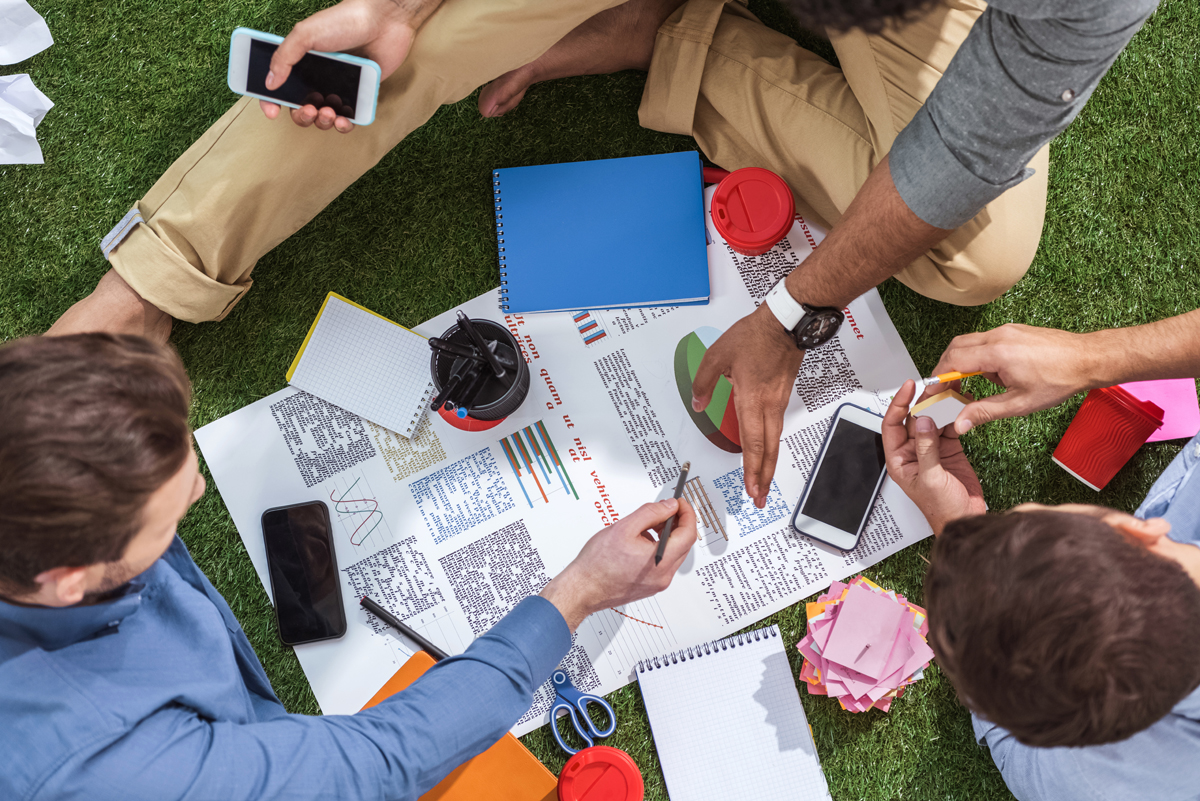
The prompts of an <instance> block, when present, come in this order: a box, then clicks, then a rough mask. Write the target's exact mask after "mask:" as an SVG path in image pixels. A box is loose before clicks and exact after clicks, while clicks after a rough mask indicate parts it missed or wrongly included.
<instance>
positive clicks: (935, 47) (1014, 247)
mask: <svg viewBox="0 0 1200 801" xmlns="http://www.w3.org/2000/svg"><path fill="white" fill-rule="evenodd" d="M621 1H622V0H553V1H552V2H547V1H546V0H445V2H444V3H443V5H442V6H441V7H440V8H439V9H438V10H437V12H435V13H434V14H433V15H432V16H431V17H430V18H429V19H428V20H427V21H426V22H425V24H424V26H422V28H421V30H420V32H419V34H418V36H417V38H416V42H415V43H414V46H413V49H412V51H411V53H410V55H409V57H408V59H407V60H406V61H405V63H404V64H403V65H402V66H401V67H400V68H399V69H398V70H397V71H396V72H395V73H394V74H393V75H392V76H391V77H389V78H388V79H387V80H386V81H384V82H383V84H382V86H381V87H380V97H379V106H378V109H377V112H376V119H375V122H374V123H373V124H372V125H370V126H366V127H360V128H357V129H355V130H354V131H353V132H351V133H350V134H345V135H343V134H338V133H336V132H333V131H319V130H317V129H315V128H299V127H297V126H295V125H293V124H292V122H291V121H290V119H287V117H286V115H280V118H279V119H276V120H268V119H266V118H265V117H264V116H263V115H262V112H261V111H259V109H258V107H257V103H256V102H255V101H253V100H251V99H249V98H242V99H241V100H239V101H238V102H237V103H235V104H234V106H233V107H232V108H231V109H230V110H229V111H228V112H226V114H225V115H223V116H222V117H221V118H220V119H219V120H217V122H216V123H215V124H214V125H213V126H212V127H211V128H209V130H208V131H207V132H205V134H204V135H203V136H201V137H200V139H199V140H197V142H196V143H195V144H193V145H192V146H191V147H190V148H188V150H187V151H186V152H185V153H184V154H183V155H182V156H180V158H179V159H178V160H176V162H175V163H174V164H173V165H171V167H170V168H169V169H168V170H167V172H166V173H164V174H163V176H162V177H161V178H160V179H159V180H158V181H157V182H156V183H155V184H154V186H153V187H151V189H150V191H149V192H148V193H147V194H146V196H145V197H144V198H142V199H141V200H140V201H138V203H137V204H136V209H137V211H138V212H140V214H141V217H142V220H143V223H142V224H139V225H136V226H135V227H134V229H133V230H132V231H131V232H130V233H129V234H128V236H127V237H126V238H125V239H124V241H122V242H121V244H120V245H119V246H118V247H117V248H116V249H115V250H113V251H112V253H111V255H110V257H109V258H110V261H111V263H112V266H113V268H114V269H115V270H116V271H117V273H118V274H120V276H121V277H122V278H124V279H125V281H126V282H127V283H128V284H129V285H130V286H131V287H132V288H133V289H134V290H135V291H136V292H137V293H138V294H139V295H141V296H142V297H143V298H145V299H146V300H148V301H150V302H151V303H153V304H154V305H155V306H157V307H158V308H160V309H162V310H163V311H164V312H166V313H168V314H170V315H171V316H172V317H175V318H177V319H180V320H185V321H188V322H202V321H205V320H220V319H222V318H223V317H225V315H227V314H228V313H229V311H230V309H232V308H233V306H234V304H236V303H237V301H238V300H240V299H241V297H242V296H243V295H245V293H246V292H247V291H248V290H249V289H250V286H251V284H252V280H251V278H250V273H251V271H252V270H253V268H254V265H255V263H256V262H257V261H258V260H259V259H260V258H261V257H262V256H263V255H265V254H266V253H267V252H268V251H270V250H271V249H272V248H274V247H275V246H276V245H278V244H279V243H280V242H282V241H283V240H284V239H286V238H287V237H288V236H290V235H291V234H293V233H294V232H295V231H297V230H299V229H300V228H301V227H302V226H304V225H305V223H307V222H308V221H309V220H311V219H312V218H313V217H315V216H316V215H317V214H318V213H319V212H320V211H321V210H322V209H324V208H325V206H327V205H328V204H329V203H330V202H331V201H332V200H333V199H334V198H335V197H337V196H338V195H339V194H341V192H342V191H343V190H345V189H346V187H348V186H349V185H350V184H351V183H353V182H354V181H355V180H356V179H357V178H358V177H359V176H360V175H362V174H363V173H364V172H366V171H367V170H368V169H370V168H371V167H373V166H374V165H375V164H376V163H377V162H378V161H379V160H380V159H381V158H382V157H383V156H384V155H385V154H386V153H387V152H388V151H390V150H391V149H392V148H393V147H395V146H396V144H397V143H399V142H400V140H402V139H403V138H404V137H405V136H406V135H408V133H409V132H411V131H412V130H414V129H415V128H417V127H419V126H420V125H421V124H423V123H424V122H425V121H426V120H428V119H429V118H430V117H431V116H432V115H433V113H434V112H435V111H436V110H437V109H438V108H439V107H440V106H441V105H443V104H445V103H456V102H458V101H459V100H461V99H463V98H464V97H466V96H467V95H469V94H470V93H471V92H473V91H474V90H475V89H476V88H477V87H479V86H480V85H482V84H484V83H486V82H488V81H490V80H492V79H494V78H496V77H497V76H499V75H501V74H503V73H505V72H507V71H508V70H511V69H515V68H516V67H519V66H521V65H523V64H526V63H528V62H530V61H533V60H534V59H536V58H537V57H538V56H540V55H541V54H542V53H543V52H545V51H546V50H547V49H549V47H550V46H551V45H553V44H554V43H555V42H557V41H558V40H559V39H561V38H562V37H563V36H564V35H566V34H567V33H568V32H569V31H570V30H572V29H573V28H574V27H575V26H576V25H578V24H579V23H581V22H583V21H584V20H586V19H587V18H589V17H590V16H592V15H593V14H596V13H597V12H599V11H601V10H603V9H604V8H608V7H611V6H615V5H619V4H620V2H621ZM955 1H956V2H957V0H955ZM981 10H982V6H980V5H966V6H964V7H962V8H958V7H951V6H950V5H949V4H947V5H946V6H945V7H944V8H938V9H935V10H934V11H932V12H930V13H929V14H928V15H926V17H924V18H923V19H921V20H918V21H916V22H914V23H911V24H909V25H906V26H904V27H902V28H899V29H897V30H896V31H892V32H888V33H884V34H879V35H871V36H868V35H865V34H861V33H851V34H846V35H843V36H839V37H837V38H835V39H834V46H835V48H836V49H837V52H838V56H839V59H840V60H841V62H842V65H843V69H842V70H841V71H839V70H837V69H835V68H833V67H831V66H830V65H829V64H828V63H826V62H825V61H823V60H821V59H820V58H818V57H817V56H815V55H813V54H812V53H809V52H808V51H806V50H803V49H802V48H800V47H798V46H797V45H796V44H795V42H793V41H792V40H791V39H789V38H787V37H786V36H783V35H781V34H778V33H775V32H774V31H771V30H770V29H768V28H766V27H765V26H763V25H761V24H760V23H759V22H758V21H757V20H755V19H754V17H753V16H751V15H750V14H749V12H747V11H746V10H745V9H744V8H742V7H741V6H739V5H737V4H736V3H735V4H731V5H726V4H725V3H724V2H723V1H722V0H691V1H690V2H689V3H687V4H686V5H684V6H683V7H682V8H680V9H679V11H678V12H677V13H676V14H675V15H674V16H673V17H672V18H671V19H669V20H668V21H667V23H666V24H665V25H663V27H662V28H661V29H660V32H659V36H658V40H657V42H656V45H655V52H654V58H653V64H652V66H651V70H650V76H649V78H648V81H647V86H646V91H645V95H644V97H643V101H642V107H641V112H640V113H641V118H642V122H643V124H644V125H646V126H648V127H651V128H657V129H660V130H664V131H673V132H680V133H690V134H693V135H694V136H695V137H696V138H697V140H699V142H700V145H701V147H702V149H703V150H704V152H705V154H706V155H707V156H708V157H709V158H710V159H712V160H713V161H714V162H715V163H717V164H719V165H721V166H722V167H725V168H727V169H736V168H738V167H743V166H765V167H768V168H770V169H773V170H775V171H776V172H778V173H780V174H781V175H783V177H784V178H785V179H787V181H788V182H789V183H790V184H791V185H792V187H793V188H794V189H795V190H796V194H797V201H798V204H799V205H798V209H799V210H800V211H801V213H804V214H806V215H808V216H810V217H812V218H813V219H815V220H818V221H820V222H824V223H825V224H826V225H829V224H832V223H835V222H837V220H838V218H839V217H840V214H841V212H842V211H843V210H844V209H845V208H846V207H847V206H848V205H849V203H850V200H851V199H852V198H853V197H854V194H855V193H856V192H857V191H858V188H859V187H860V186H861V185H862V183H863V182H864V181H865V180H866V177H867V174H868V173H869V172H870V170H871V168H872V167H874V165H875V164H876V163H877V162H878V161H879V160H880V159H881V158H882V157H883V155H884V154H885V153H886V152H887V150H888V148H889V147H890V146H891V143H892V141H893V139H894V138H895V135H896V133H897V132H898V131H899V130H900V129H901V128H903V126H904V125H905V124H906V123H907V121H908V120H909V119H910V118H911V117H912V115H913V114H914V113H915V112H916V109H917V108H918V107H919V106H920V104H921V102H922V101H923V100H924V98H925V97H927V96H928V94H929V91H930V90H931V89H932V88H933V85H934V84H935V83H936V82H937V79H938V77H940V75H941V72H942V70H944V68H945V66H946V64H948V63H949V60H950V58H951V57H952V56H953V54H954V51H955V50H956V49H957V47H958V45H959V43H960V42H961V41H962V39H963V38H964V37H965V36H966V32H967V30H968V29H969V28H970V25H971V23H972V22H973V21H974V18H975V17H976V16H978V14H979V13H980V12H981ZM881 54H883V55H881ZM1032 166H1034V167H1035V168H1036V169H1037V174H1036V175H1035V176H1034V177H1033V178H1030V179H1029V180H1027V181H1025V182H1024V183H1023V184H1021V185H1019V186H1017V187H1015V188H1014V189H1012V190H1009V191H1008V192H1007V193H1005V195H1003V196H1002V197H1001V198H999V199H998V200H997V201H995V202H993V203H992V204H990V205H989V206H988V207H987V208H986V209H984V210H983V211H982V212H980V214H979V216H977V217H976V218H975V219H974V220H972V221H971V222H970V223H968V224H967V225H965V226H963V227H962V228H961V229H959V230H958V231H955V232H954V233H953V234H951V236H950V237H949V238H948V239H947V240H946V241H945V242H943V243H942V244H941V245H939V246H938V247H937V248H935V249H934V250H933V251H931V252H930V254H929V256H928V257H927V258H925V259H921V260H919V261H918V262H916V263H914V264H913V265H911V266H910V267H908V268H907V269H906V270H904V271H903V272H901V273H900V275H899V276H898V278H899V279H900V280H901V281H903V282H904V283H905V284H907V285H908V286H911V287H912V288H913V289H915V290H916V291H918V292H921V293H922V294H925V295H929V296H930V297H934V298H937V299H939V300H945V301H948V302H951V303H958V304H966V305H969V304H973V303H984V302H986V301H988V300H991V299H992V298H993V297H995V296H997V295H999V294H1000V293H1001V292H1003V291H1004V290H1005V289H1007V288H1008V287H1010V286H1012V284H1014V283H1016V281H1017V280H1018V279H1019V278H1020V277H1021V275H1023V274H1024V272H1025V270H1026V269H1028V266H1029V263H1030V261H1031V260H1032V258H1033V254H1034V252H1035V251H1036V249H1037V241H1038V238H1039V237H1040V235H1041V223H1042V216H1043V211H1044V208H1045V197H1046V166H1047V156H1046V151H1045V150H1043V151H1042V152H1041V153H1039V154H1038V156H1037V158H1035V159H1034V161H1033V164H1032Z"/></svg>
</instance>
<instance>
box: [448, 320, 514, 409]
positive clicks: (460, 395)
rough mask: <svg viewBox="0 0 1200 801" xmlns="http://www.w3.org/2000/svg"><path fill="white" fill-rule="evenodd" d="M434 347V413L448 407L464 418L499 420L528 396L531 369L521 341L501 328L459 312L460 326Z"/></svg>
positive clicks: (450, 330)
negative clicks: (524, 355) (518, 341)
mask: <svg viewBox="0 0 1200 801" xmlns="http://www.w3.org/2000/svg"><path fill="white" fill-rule="evenodd" d="M429 347H430V349H431V350H432V351H433V353H432V355H431V356H430V359H429V372H430V375H431V376H432V378H433V385H434V388H435V389H436V391H437V396H436V397H435V398H434V399H433V401H432V403H431V404H430V409H432V410H433V411H435V412H436V411H438V410H439V409H441V408H442V407H443V406H444V407H445V408H446V410H447V411H449V412H453V413H454V414H456V415H457V416H458V417H459V418H463V419H465V418H467V417H471V418H473V419H475V420H500V419H502V418H504V417H507V416H508V415H510V414H512V413H513V412H515V411H516V410H517V409H518V408H519V407H520V406H521V404H522V403H523V402H524V401H525V397H526V396H527V395H528V394H529V366H528V365H527V364H525V359H524V358H522V356H521V348H520V346H519V345H518V344H517V340H516V339H515V338H514V337H513V335H512V334H511V333H509V330H508V329H507V328H506V327H504V326H503V325H500V324H499V323H495V322H492V321H491V320H484V319H481V318H475V319H470V318H468V317H467V316H466V315H465V314H463V313H462V312H459V313H458V322H457V323H455V324H454V325H452V326H450V328H448V329H446V332H445V333H444V334H442V335H441V336H440V337H434V338H432V339H430V340H429Z"/></svg>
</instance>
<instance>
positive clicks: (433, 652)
mask: <svg viewBox="0 0 1200 801" xmlns="http://www.w3.org/2000/svg"><path fill="white" fill-rule="evenodd" d="M358 603H359V605H361V606H362V608H363V609H366V610H367V611H368V612H370V613H371V614H373V615H374V616H375V617H377V618H379V619H380V620H382V621H383V622H384V623H387V624H388V625H389V626H391V627H392V628H394V629H395V630H396V631H398V632H400V633H401V634H403V635H404V636H405V637H407V638H408V639H410V640H412V641H413V642H415V643H416V644H417V646H418V647H419V648H420V649H421V650H422V651H425V652H426V653H427V654H429V655H430V656H432V657H433V661H434V662H440V661H442V660H443V659H445V658H446V657H447V656H449V654H447V653H446V652H445V651H443V650H442V649H441V648H438V647H437V646H436V645H434V644H433V643H431V642H430V641H429V640H427V639H425V638H424V637H422V636H421V635H420V634H417V633H416V632H415V631H413V630H412V629H410V628H409V627H408V626H406V625H404V623H402V622H401V621H400V618H398V617H396V616H395V615H393V614H392V613H391V612H389V611H388V610H386V609H384V608H383V607H382V606H380V605H379V604H377V603H375V602H374V601H372V600H371V599H370V598H368V597H367V596H365V595H364V596H363V597H362V600H360V601H359V602H358Z"/></svg>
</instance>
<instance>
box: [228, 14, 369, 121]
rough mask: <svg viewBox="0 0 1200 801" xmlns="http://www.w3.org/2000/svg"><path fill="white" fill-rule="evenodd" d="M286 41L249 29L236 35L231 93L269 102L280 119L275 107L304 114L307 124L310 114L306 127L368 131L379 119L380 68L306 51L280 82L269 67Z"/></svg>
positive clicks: (231, 57) (232, 46)
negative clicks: (316, 125) (362, 128)
mask: <svg viewBox="0 0 1200 801" xmlns="http://www.w3.org/2000/svg"><path fill="white" fill-rule="evenodd" d="M283 41H284V40H283V39H281V38H280V37H278V36H275V35H274V34H270V33H262V32H261V31H252V30H250V29H249V28H238V29H237V30H235V31H234V32H233V35H232V36H231V37H230V40H229V77H228V82H229V88H230V89H232V90H233V91H235V92H237V93H238V94H243V95H249V96H250V97H257V98H259V100H260V101H261V102H269V103H270V104H271V105H272V106H274V108H275V109H276V114H277V113H278V105H276V104H280V105H285V106H291V107H292V108H294V109H297V111H301V112H305V117H306V118H307V116H308V113H307V112H308V111H312V112H313V117H312V119H311V120H310V121H309V123H308V124H312V122H313V121H316V122H318V123H319V127H324V128H328V127H332V126H334V125H335V124H337V121H338V120H341V121H342V123H341V126H342V128H343V129H344V130H346V131H349V130H350V127H351V126H352V124H353V123H358V124H360V125H367V124H369V123H370V122H371V121H372V120H374V119H375V104H376V101H377V100H378V96H379V79H380V69H379V65H378V64H376V63H375V62H373V61H371V60H369V59H365V58H359V57H357V56H349V55H346V54H344V53H319V52H316V51H308V52H305V53H303V54H301V56H300V58H299V59H298V60H296V61H295V63H294V64H292V65H291V66H290V68H289V70H288V74H287V75H286V79H285V80H281V79H279V77H278V76H276V75H275V74H274V73H273V71H272V69H271V63H272V60H273V59H274V58H275V56H276V54H277V53H278V51H279V48H280V47H281V46H282V42H283ZM268 84H270V85H268ZM272 87H274V88H272ZM267 116H268V117H271V116H272V115H270V114H268V115H267ZM322 119H325V120H326V121H327V122H328V124H327V125H326V124H325V123H324V122H321V120H322Z"/></svg>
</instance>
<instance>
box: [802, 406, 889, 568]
mask: <svg viewBox="0 0 1200 801" xmlns="http://www.w3.org/2000/svg"><path fill="white" fill-rule="evenodd" d="M882 428H883V418H882V417H880V416H879V415H877V414H875V413H874V412H870V411H867V410H866V409H864V408H862V407H861V406H855V405H853V404H850V403H843V404H842V405H841V406H839V407H838V409H837V411H836V412H834V415H833V420H832V421H831V423H830V425H829V433H828V434H826V435H825V443H824V444H823V445H822V446H821V452H820V453H819V454H818V455H817V461H816V464H814V465H813V471H812V473H811V475H809V477H808V483H807V484H806V485H805V487H804V492H802V493H801V494H800V501H799V503H797V504H796V511H795V512H794V513H793V514H792V528H794V529H795V530H796V531H798V532H800V533H801V534H805V535H807V536H809V537H812V538H813V539H814V540H819V541H821V542H824V543H826V544H828V545H832V546H833V547H835V548H839V549H841V550H843V551H849V550H853V548H854V546H855V545H857V544H858V538H859V537H861V536H862V531H863V527H865V526H866V524H867V518H868V517H869V516H870V514H871V508H872V507H873V506H874V505H875V499H876V498H877V497H878V496H879V488H880V487H881V486H882V485H883V479H884V476H886V475H887V465H886V461H885V459H884V456H883V435H882V434H881V433H880V432H881V431H882Z"/></svg>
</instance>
